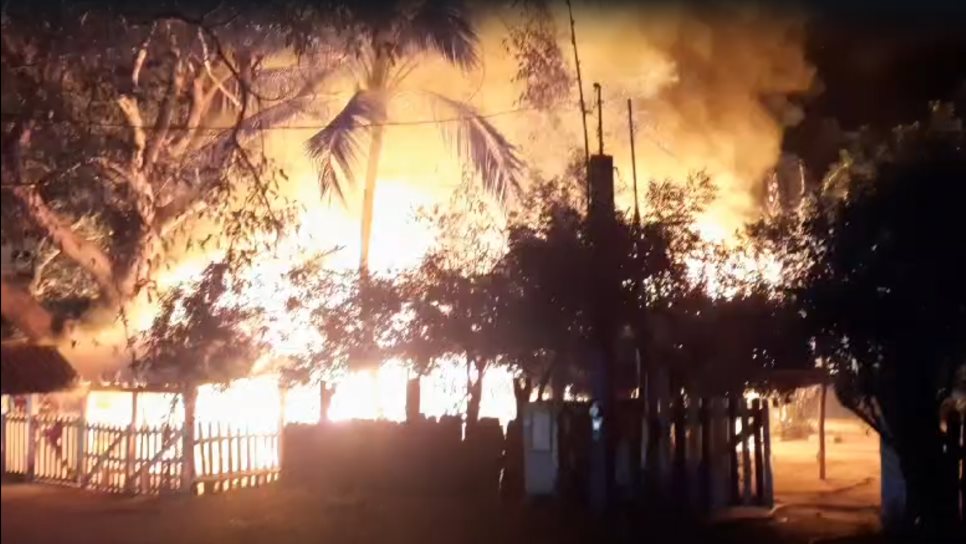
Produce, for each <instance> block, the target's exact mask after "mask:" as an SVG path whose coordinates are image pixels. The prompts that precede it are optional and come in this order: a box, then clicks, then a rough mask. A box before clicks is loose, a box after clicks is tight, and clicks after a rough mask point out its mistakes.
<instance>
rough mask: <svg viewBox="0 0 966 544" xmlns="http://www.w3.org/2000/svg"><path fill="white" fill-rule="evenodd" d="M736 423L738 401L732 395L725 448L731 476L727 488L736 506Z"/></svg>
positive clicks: (729, 399) (729, 401)
mask: <svg viewBox="0 0 966 544" xmlns="http://www.w3.org/2000/svg"><path fill="white" fill-rule="evenodd" d="M737 421H738V399H737V398H736V397H735V396H734V395H732V396H731V397H729V398H728V441H727V442H726V443H725V446H726V447H727V448H728V468H729V472H730V475H731V482H730V485H729V488H730V490H731V493H730V495H731V504H733V505H734V504H738V502H739V500H740V494H739V491H738V488H739V478H738V444H737V438H738V433H737V429H736V424H737Z"/></svg>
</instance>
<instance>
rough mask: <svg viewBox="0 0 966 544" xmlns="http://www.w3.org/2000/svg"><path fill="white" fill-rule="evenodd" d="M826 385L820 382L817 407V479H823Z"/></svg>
mask: <svg viewBox="0 0 966 544" xmlns="http://www.w3.org/2000/svg"><path fill="white" fill-rule="evenodd" d="M827 391H828V385H827V384H826V383H825V381H824V378H823V381H822V394H821V395H820V399H819V405H818V477H819V479H820V480H824V479H825V395H826V394H827Z"/></svg>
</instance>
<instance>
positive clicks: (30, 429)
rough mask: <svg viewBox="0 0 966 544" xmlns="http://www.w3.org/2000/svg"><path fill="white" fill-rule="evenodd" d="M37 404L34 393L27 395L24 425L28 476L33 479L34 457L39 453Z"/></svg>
mask: <svg viewBox="0 0 966 544" xmlns="http://www.w3.org/2000/svg"><path fill="white" fill-rule="evenodd" d="M35 408H36V406H35V405H34V395H33V394H32V393H31V394H29V395H27V417H26V418H25V419H24V425H26V427H27V432H26V433H24V434H25V435H26V437H27V472H26V477H27V479H28V480H33V478H34V457H36V454H37V441H36V440H35V438H36V437H35V436H34V435H35V434H36V427H37V425H36V422H35V421H34V410H35Z"/></svg>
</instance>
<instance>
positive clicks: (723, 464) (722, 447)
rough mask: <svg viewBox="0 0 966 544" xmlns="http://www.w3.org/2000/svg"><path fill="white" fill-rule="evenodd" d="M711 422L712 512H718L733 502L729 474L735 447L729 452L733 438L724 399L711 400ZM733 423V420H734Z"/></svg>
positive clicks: (715, 398)
mask: <svg viewBox="0 0 966 544" xmlns="http://www.w3.org/2000/svg"><path fill="white" fill-rule="evenodd" d="M710 411H711V422H712V425H713V430H712V433H711V440H712V445H711V455H712V460H711V463H710V464H711V475H712V480H711V496H712V510H716V509H718V508H721V507H723V506H725V505H727V504H728V501H729V500H731V488H732V484H731V482H732V480H731V474H730V473H729V470H730V465H729V461H730V460H731V454H732V453H733V452H734V447H731V451H730V452H729V451H728V449H729V448H728V445H729V444H730V440H731V437H730V436H729V435H728V429H729V428H730V427H729V425H728V412H727V409H726V408H725V404H724V399H723V398H721V397H714V398H712V399H711V408H710ZM732 421H733V420H732Z"/></svg>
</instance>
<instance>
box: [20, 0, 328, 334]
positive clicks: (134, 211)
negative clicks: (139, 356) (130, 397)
mask: <svg viewBox="0 0 966 544" xmlns="http://www.w3.org/2000/svg"><path fill="white" fill-rule="evenodd" d="M256 15H258V17H261V16H264V13H261V12H260V14H256V13H255V12H253V11H245V10H244V8H242V9H241V10H239V11H231V12H228V13H221V12H218V10H216V11H215V12H208V13H203V14H200V15H191V14H185V13H180V12H160V11H159V10H156V9H155V10H152V9H147V8H143V7H142V8H141V9H134V8H133V7H132V5H131V4H130V3H129V2H122V1H119V2H115V3H108V4H106V5H104V6H102V7H98V8H92V7H90V6H85V5H83V4H77V5H73V4H72V5H67V4H55V5H53V6H49V5H44V6H43V7H39V6H28V5H25V4H16V5H11V6H8V7H6V8H5V9H4V13H3V18H2V26H3V42H2V45H3V48H2V78H3V82H4V85H3V90H2V102H3V116H4V118H3V145H2V147H3V191H4V198H3V237H4V242H5V244H11V245H13V246H14V247H19V248H21V249H27V250H29V249H30V246H31V245H39V248H37V249H39V251H38V252H36V254H35V256H34V257H35V258H34V260H35V262H36V264H37V266H35V267H34V271H33V275H32V277H31V278H30V279H29V281H27V282H18V281H14V280H13V278H11V277H10V276H9V275H8V274H4V278H3V300H4V303H3V316H4V318H5V319H8V320H10V321H11V322H13V323H14V324H15V325H17V326H18V327H19V328H20V329H21V330H23V331H24V332H25V333H27V334H28V335H29V336H31V337H34V338H36V339H40V338H45V337H55V336H58V335H60V334H61V333H62V332H63V327H62V324H63V321H64V315H63V313H62V312H61V311H60V310H62V309H63V305H61V306H60V307H58V306H57V304H56V303H57V302H58V300H56V299H61V301H62V300H64V299H71V298H77V297H83V298H87V297H88V296H90V297H91V298H92V299H93V302H95V303H96V304H94V306H98V307H107V308H110V309H114V310H116V309H117V308H119V307H121V308H122V307H123V306H124V304H125V303H127V302H129V301H131V300H132V299H134V298H135V297H136V296H137V295H138V294H139V293H141V292H143V291H144V290H146V289H147V290H150V289H151V288H152V287H153V285H154V283H155V280H156V274H157V273H158V272H159V271H160V270H161V269H162V268H163V267H164V266H165V265H166V264H168V263H170V260H171V256H172V255H173V254H175V253H176V248H175V246H176V245H177V246H179V247H182V248H185V249H189V250H190V249H191V248H192V246H195V245H202V246H204V245H205V244H210V245H214V244H215V243H220V242H226V243H231V244H232V245H235V246H237V247H236V249H237V248H240V247H241V246H244V245H245V243H246V242H249V241H250V238H251V235H252V234H253V233H255V232H259V231H264V230H276V231H278V230H280V229H281V228H283V227H284V226H285V224H286V223H287V222H288V216H287V213H286V210H285V209H284V207H282V206H279V204H278V202H277V200H278V199H277V190H276V189H277V187H276V184H277V182H278V180H279V179H281V177H282V173H281V172H279V171H278V170H277V169H275V168H274V167H273V166H272V165H271V163H270V161H269V160H268V159H267V158H266V157H265V156H264V155H263V154H260V153H259V150H260V149H261V147H260V145H261V142H260V140H259V139H258V138H256V136H257V135H259V134H260V131H261V130H262V129H263V128H266V127H268V126H272V125H275V124H278V123H283V122H285V121H286V120H288V119H291V118H293V117H294V116H295V115H297V114H299V113H300V111H301V110H300V109H299V108H297V107H294V106H303V108H302V109H304V108H305V107H308V105H309V104H308V103H309V101H308V100H307V99H306V98H305V96H301V95H300V96H297V97H296V98H298V99H299V100H294V101H293V100H284V101H282V103H272V102H271V101H268V100H262V98H264V97H265V96H266V94H268V93H270V92H271V88H272V87H273V85H275V86H277V85H276V84H277V83H278V81H277V78H275V77H274V74H272V73H271V72H269V71H265V70H262V69H261V68H260V62H261V59H262V58H264V57H265V56H268V55H271V54H274V53H277V52H278V51H279V49H280V48H281V47H284V45H285V44H284V40H282V39H280V38H277V36H283V35H284V33H283V32H281V28H282V27H281V26H280V25H281V24H282V23H280V22H279V21H278V20H274V21H271V20H267V19H260V18H258V17H256ZM226 21H227V22H226ZM269 23H271V24H269ZM329 60H332V59H331V58H329V57H326V56H324V55H323V54H322V53H321V52H320V53H319V54H317V55H316V60H315V66H316V67H317V68H318V71H323V72H324V71H325V70H324V69H325V68H327V67H329V66H330V63H329V62H328V61H329ZM310 75H311V74H310ZM306 77H307V76H306ZM275 98H276V99H277V100H280V99H281V98H287V96H282V95H276V96H275ZM213 127H214V128H213ZM198 218H203V219H204V220H205V221H208V222H210V223H212V224H214V225H216V226H217V228H219V229H220V230H221V232H222V233H224V235H225V236H224V237H221V236H217V237H215V236H209V235H208V233H206V232H205V231H204V230H199V229H197V228H196V227H197V225H198ZM198 232H200V235H198V234H197V233H198ZM212 238H215V240H211V239H212ZM26 240H39V241H40V242H39V243H38V244H26V245H25V241H26ZM235 254H238V255H241V254H242V253H241V252H235ZM88 300H90V299H88ZM78 306H79V307H80V310H79V311H83V310H84V308H85V307H86V306H88V305H86V304H80V305H77V304H75V305H74V307H75V308H77V307H78ZM52 310H53V312H52ZM75 314H76V311H75ZM90 315H91V314H90V313H85V314H84V317H88V316H90ZM68 317H71V316H68ZM74 317H76V315H75V316H74Z"/></svg>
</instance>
